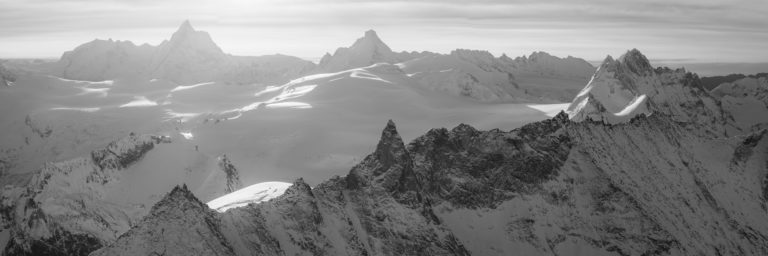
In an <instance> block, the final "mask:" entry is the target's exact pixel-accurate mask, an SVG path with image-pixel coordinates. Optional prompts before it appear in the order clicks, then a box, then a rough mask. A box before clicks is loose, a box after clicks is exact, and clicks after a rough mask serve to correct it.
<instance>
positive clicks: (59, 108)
mask: <svg viewBox="0 0 768 256" xmlns="http://www.w3.org/2000/svg"><path fill="white" fill-rule="evenodd" d="M100 109H101V108H70V107H58V108H51V110H74V111H81V112H89V113H92V112H96V111H99V110H100Z"/></svg>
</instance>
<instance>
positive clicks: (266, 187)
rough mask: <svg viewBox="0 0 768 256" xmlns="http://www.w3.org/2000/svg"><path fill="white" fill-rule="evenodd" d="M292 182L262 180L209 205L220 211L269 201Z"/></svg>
mask: <svg viewBox="0 0 768 256" xmlns="http://www.w3.org/2000/svg"><path fill="white" fill-rule="evenodd" d="M291 185H292V184H291V183H285V182H262V183H258V184H254V185H250V186H248V187H245V188H243V189H240V190H237V191H235V192H232V193H229V194H226V195H224V196H222V197H219V198H216V199H213V200H211V201H210V202H208V207H210V208H211V209H214V210H216V211H219V212H225V211H227V210H229V209H232V208H237V207H242V206H246V205H248V204H251V203H260V202H264V201H269V200H270V199H272V198H275V197H278V196H281V195H282V194H283V193H285V190H286V189H288V188H289V187H290V186H291Z"/></svg>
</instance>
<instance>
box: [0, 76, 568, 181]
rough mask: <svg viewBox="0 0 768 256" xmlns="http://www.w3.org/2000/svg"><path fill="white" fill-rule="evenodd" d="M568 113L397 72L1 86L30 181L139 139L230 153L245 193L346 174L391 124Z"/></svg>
mask: <svg viewBox="0 0 768 256" xmlns="http://www.w3.org/2000/svg"><path fill="white" fill-rule="evenodd" d="M563 106H564V105H562V104H553V105H549V104H533V103H514V102H494V103H489V102H479V101H476V100H473V99H470V98H467V97H458V96H454V95H448V94H445V93H442V92H435V91H429V90H425V89H423V88H422V87H420V86H419V85H418V81H416V80H414V79H413V78H411V77H409V76H408V75H407V74H406V73H405V72H404V71H402V70H400V69H399V68H397V66H395V65H388V64H376V65H372V66H370V67H365V68H356V69H351V70H346V71H341V72H336V73H324V74H315V75H309V76H305V77H301V78H297V79H294V80H292V81H290V82H287V83H285V84H232V83H223V82H207V83H193V84H179V83H175V82H171V81H168V80H163V79H152V80H139V79H134V80H129V79H126V80H114V81H103V82H87V81H75V80H67V79H60V78H56V77H50V76H35V75H28V76H23V77H20V79H18V80H17V82H16V86H13V87H4V88H0V109H5V110H6V111H5V112H3V113H2V114H1V115H0V116H2V118H0V129H2V130H3V131H7V132H6V133H2V134H0V146H2V147H1V148H0V150H8V149H12V150H11V151H7V152H13V155H10V156H8V158H13V159H16V160H14V168H13V169H12V170H10V171H9V172H11V173H28V172H32V171H34V170H36V169H39V168H40V166H42V165H43V164H44V163H45V162H49V161H56V160H60V159H69V158H73V157H79V156H82V155H87V154H89V152H90V150H93V149H94V148H96V147H98V146H103V145H106V144H108V143H109V142H111V141H112V140H114V138H120V137H122V136H126V135H127V134H129V133H131V132H133V133H135V134H170V135H171V136H172V137H174V142H173V143H174V144H177V143H180V144H182V145H180V148H183V149H185V150H189V151H191V152H193V153H195V154H201V157H207V158H210V159H215V158H216V156H218V155H221V154H226V155H227V156H229V157H230V159H231V160H232V162H233V163H234V164H235V166H237V168H238V171H239V172H240V178H241V180H242V182H243V183H245V184H255V183H259V182H264V181H289V180H293V179H295V178H297V177H303V178H304V179H305V180H306V181H307V182H308V183H310V184H315V183H316V182H319V181H322V180H324V179H327V178H328V177H330V176H333V175H343V174H345V173H346V172H347V171H348V170H349V169H350V168H351V167H352V166H354V165H355V164H356V163H357V162H359V161H360V160H361V159H362V158H363V157H365V155H367V154H368V153H370V152H372V151H373V150H374V149H373V146H372V145H375V144H376V140H377V139H378V137H379V136H380V134H381V129H382V127H383V126H384V124H386V122H387V120H388V119H392V120H393V121H395V122H396V123H397V125H398V130H399V131H400V133H401V136H402V137H403V139H404V140H406V141H410V140H412V139H414V138H415V137H416V136H418V135H420V134H423V133H424V132H426V131H428V130H429V129H431V128H435V127H446V128H452V127H455V126H457V125H459V124H461V123H465V124H469V125H472V126H474V127H476V128H478V129H493V128H499V129H503V130H510V129H514V128H517V127H519V126H520V125H522V124H525V123H528V122H532V121H537V120H542V119H546V118H549V117H551V116H553V115H554V114H556V113H557V112H558V111H560V110H561V109H562V108H563ZM27 116H29V118H27ZM26 119H28V120H29V121H28V122H27V121H25V120H26ZM48 131H50V135H48V134H46V133H48ZM38 133H39V134H38ZM41 136H49V137H45V138H41ZM25 138H29V139H26V140H25ZM183 144H186V145H183ZM195 146H197V147H195ZM196 149H198V150H199V151H197V150H196ZM153 152H154V151H153ZM180 168H182V169H184V167H183V166H182V167H180Z"/></svg>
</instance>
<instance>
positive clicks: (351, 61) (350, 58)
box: [318, 30, 399, 72]
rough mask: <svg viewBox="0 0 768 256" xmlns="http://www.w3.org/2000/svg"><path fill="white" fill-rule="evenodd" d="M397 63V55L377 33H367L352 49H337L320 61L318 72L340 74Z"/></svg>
mask: <svg viewBox="0 0 768 256" xmlns="http://www.w3.org/2000/svg"><path fill="white" fill-rule="evenodd" d="M381 62H385V63H397V62H399V58H398V55H397V53H395V52H393V51H392V49H390V48H389V46H387V44H385V43H384V42H383V41H382V40H381V38H379V35H378V34H377V33H376V31H373V30H368V31H365V34H364V35H363V37H360V38H358V39H357V40H355V43H353V44H352V45H351V46H350V47H342V48H338V49H336V51H335V52H334V53H333V55H326V56H323V58H322V59H321V60H320V64H319V66H318V70H320V71H321V72H338V71H341V70H346V69H351V68H360V67H367V66H370V65H373V64H376V63H381Z"/></svg>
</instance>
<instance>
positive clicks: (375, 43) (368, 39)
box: [351, 29, 392, 53]
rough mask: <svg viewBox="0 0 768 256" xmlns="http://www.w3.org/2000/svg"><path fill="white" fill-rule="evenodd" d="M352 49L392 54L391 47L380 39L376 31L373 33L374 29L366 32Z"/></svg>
mask: <svg viewBox="0 0 768 256" xmlns="http://www.w3.org/2000/svg"><path fill="white" fill-rule="evenodd" d="M351 48H353V49H360V50H364V51H382V53H391V52H392V50H391V49H389V46H387V44H385V43H384V41H382V40H381V38H379V35H378V34H376V31H373V29H370V30H368V31H365V35H364V36H363V37H361V38H358V39H357V41H355V43H354V44H353V45H352V47H351Z"/></svg>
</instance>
